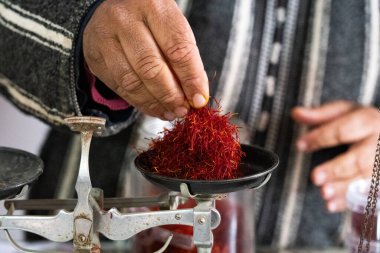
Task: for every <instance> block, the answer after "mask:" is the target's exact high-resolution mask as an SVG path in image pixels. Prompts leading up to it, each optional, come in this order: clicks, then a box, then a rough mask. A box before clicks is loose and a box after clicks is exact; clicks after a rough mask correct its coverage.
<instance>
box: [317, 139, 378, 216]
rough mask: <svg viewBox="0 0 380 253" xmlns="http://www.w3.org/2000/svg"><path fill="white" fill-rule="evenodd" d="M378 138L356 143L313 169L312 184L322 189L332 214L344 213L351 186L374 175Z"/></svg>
mask: <svg viewBox="0 0 380 253" xmlns="http://www.w3.org/2000/svg"><path fill="white" fill-rule="evenodd" d="M376 142H377V136H376V135H373V136H370V137H368V138H366V139H365V140H363V141H361V142H359V143H356V144H354V145H352V146H351V147H350V149H349V150H348V151H347V152H345V153H343V154H341V155H339V156H337V157H335V158H334V159H332V160H330V161H327V162H325V163H323V164H321V165H319V166H317V167H316V168H314V169H313V171H312V174H311V180H312V182H313V183H314V184H315V185H317V186H320V187H321V195H322V197H323V199H324V200H325V201H326V207H327V209H328V210H329V211H330V212H338V211H343V210H344V208H345V207H346V192H347V188H348V186H349V184H350V183H351V182H353V181H354V180H356V179H359V178H367V177H369V176H370V175H371V173H372V167H373V163H374V159H375V151H376Z"/></svg>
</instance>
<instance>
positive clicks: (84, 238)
mask: <svg viewBox="0 0 380 253" xmlns="http://www.w3.org/2000/svg"><path fill="white" fill-rule="evenodd" d="M78 241H79V242H81V243H85V242H86V241H87V237H86V236H85V235H84V234H80V235H78Z"/></svg>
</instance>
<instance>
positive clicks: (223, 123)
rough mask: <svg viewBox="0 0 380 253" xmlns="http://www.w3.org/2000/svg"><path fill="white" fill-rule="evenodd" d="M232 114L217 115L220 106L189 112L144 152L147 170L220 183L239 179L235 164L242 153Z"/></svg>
mask: <svg viewBox="0 0 380 253" xmlns="http://www.w3.org/2000/svg"><path fill="white" fill-rule="evenodd" d="M232 115H233V114H232V113H227V114H224V115H221V114H220V107H219V108H217V109H213V108H211V107H210V106H206V107H203V108H201V109H194V108H192V109H190V112H189V113H188V114H187V115H186V116H185V117H184V118H183V119H180V120H178V121H176V122H175V123H174V124H173V128H172V129H170V130H168V129H165V130H164V131H163V134H164V135H163V137H162V138H158V139H153V140H152V143H151V144H150V150H149V152H147V154H148V159H149V160H150V163H151V166H150V169H151V171H152V172H153V173H157V174H159V175H162V176H167V177H174V178H181V179H193V180H223V179H232V178H237V177H239V172H238V165H239V163H240V160H241V157H242V156H243V155H244V152H243V151H242V149H241V146H240V144H239V137H238V127H237V126H235V125H233V124H232V123H230V118H231V117H232Z"/></svg>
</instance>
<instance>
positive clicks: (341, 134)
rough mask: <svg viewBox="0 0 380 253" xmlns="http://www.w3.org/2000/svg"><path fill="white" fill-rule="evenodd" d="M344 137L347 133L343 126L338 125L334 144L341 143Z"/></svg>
mask: <svg viewBox="0 0 380 253" xmlns="http://www.w3.org/2000/svg"><path fill="white" fill-rule="evenodd" d="M345 136H347V131H346V129H345V127H344V126H342V125H340V126H338V128H337V129H336V131H335V134H334V139H335V141H336V143H339V144H340V143H343V141H344V139H345Z"/></svg>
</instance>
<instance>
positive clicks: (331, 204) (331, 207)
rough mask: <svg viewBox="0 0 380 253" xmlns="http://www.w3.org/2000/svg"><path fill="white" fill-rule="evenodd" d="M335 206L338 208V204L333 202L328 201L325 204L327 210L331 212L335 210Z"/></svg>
mask: <svg viewBox="0 0 380 253" xmlns="http://www.w3.org/2000/svg"><path fill="white" fill-rule="evenodd" d="M337 208H338V206H337V205H336V203H335V202H329V203H328V204H327V210H329V212H332V213H333V212H336V210H337Z"/></svg>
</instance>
